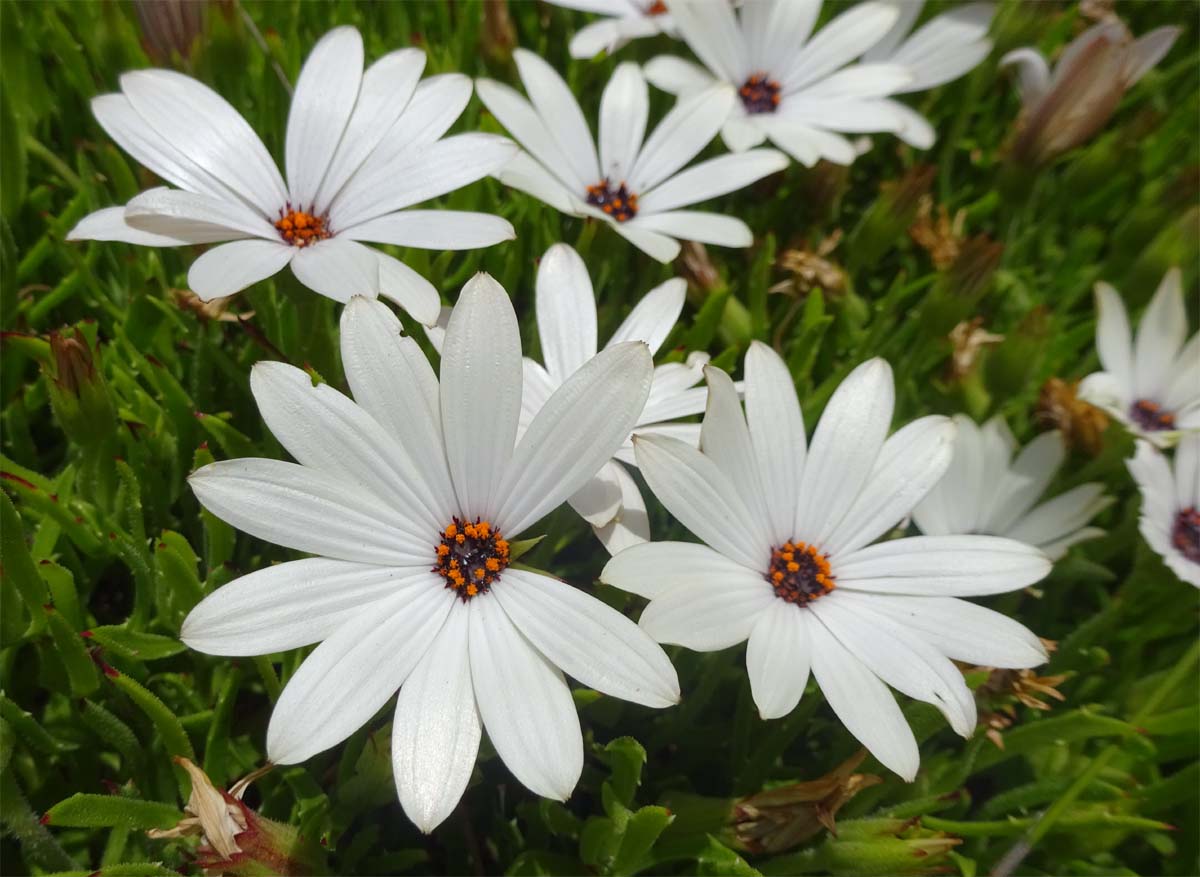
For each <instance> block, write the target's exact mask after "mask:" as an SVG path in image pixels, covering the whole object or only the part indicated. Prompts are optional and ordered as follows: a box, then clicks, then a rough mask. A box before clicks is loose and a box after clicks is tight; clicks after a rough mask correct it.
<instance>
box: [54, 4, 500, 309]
mask: <svg viewBox="0 0 1200 877" xmlns="http://www.w3.org/2000/svg"><path fill="white" fill-rule="evenodd" d="M424 67H425V54H424V52H421V51H420V50H418V49H401V50H399V51H396V52H392V53H390V54H388V55H385V56H384V57H383V58H381V59H380V60H378V61H376V62H375V63H374V64H372V65H371V66H370V67H369V68H368V69H367V70H366V72H364V71H363V45H362V37H361V36H360V35H359V33H358V31H357V30H355V29H354V28H353V27H339V28H336V29H334V30H332V31H330V32H329V33H327V34H326V35H325V36H324V37H322V38H321V40H320V41H319V42H318V43H317V45H316V46H315V47H314V48H313V51H312V54H311V55H309V57H308V60H307V61H306V62H305V64H304V68H303V69H302V70H301V71H300V78H299V80H298V81H297V83H296V93H295V96H294V98H293V99H292V106H291V111H290V112H289V114H288V123H287V142H286V147H285V167H286V170H287V182H286V183H285V181H284V178H283V177H282V176H280V173H279V170H278V168H277V167H276V165H275V162H274V160H273V159H272V158H271V156H270V154H269V153H268V152H267V148H266V146H264V145H263V142H262V141H261V140H260V139H259V138H258V135H256V134H255V133H254V131H253V130H252V129H251V128H250V126H249V125H248V124H247V123H246V120H245V119H243V118H242V117H241V116H240V115H239V114H238V112H237V111H236V110H235V109H234V108H233V107H232V106H230V105H229V103H228V102H227V101H225V99H224V98H222V97H221V96H220V95H218V94H217V93H216V92H215V91H213V90H212V89H210V88H209V87H208V86H206V85H204V84H203V83H201V82H198V81H197V80H195V79H192V78H191V77H188V76H184V75H183V74H181V73H176V72H174V71H172V70H138V71H134V72H132V73H126V74H124V75H122V76H121V91H120V93H119V94H106V95H102V96H100V97H98V98H96V99H95V100H93V101H92V111H93V113H94V114H95V116H96V120H97V121H98V122H99V123H100V125H101V127H103V128H104V130H105V131H106V132H108V134H109V136H111V137H112V138H113V140H115V141H116V142H117V143H118V144H119V145H120V146H121V148H123V149H124V150H125V151H126V152H128V153H129V154H130V155H132V156H133V157H134V158H136V159H137V160H138V161H139V162H141V163H142V164H143V165H145V166H146V167H147V168H149V169H150V170H152V171H153V172H154V173H156V174H158V176H160V177H162V178H163V179H164V180H166V181H167V182H169V183H171V184H173V185H174V186H176V187H177V188H175V189H168V188H158V189H151V190H150V191H148V192H143V193H142V194H140V195H138V196H137V197H136V198H134V199H133V200H132V201H130V202H129V203H128V204H127V205H125V206H124V207H109V208H106V209H104V210H99V211H97V212H95V213H92V214H91V215H89V216H86V217H84V218H83V220H82V221H80V222H79V224H78V225H76V226H75V228H74V229H72V230H71V232H70V234H69V235H68V239H69V240H103V241H124V242H126V243H131V244H141V245H144V246H150V247H176V246H185V245H188V244H208V243H218V242H221V241H230V242H231V243H224V244H222V245H221V246H218V247H214V248H212V249H210V250H209V251H208V252H206V253H204V254H203V255H202V256H200V258H198V259H197V260H196V261H195V262H193V263H192V267H191V269H190V270H189V271H188V284H189V285H190V286H191V287H192V289H193V290H194V291H195V293H196V294H197V295H199V296H200V297H201V298H202V299H204V300H206V301H207V300H209V299H213V298H220V297H222V296H227V295H231V294H233V293H235V292H238V291H239V290H241V289H245V288H246V287H247V286H250V285H251V284H253V283H257V282H258V281H260V280H264V279H266V278H267V277H270V276H271V275H273V274H275V273H276V272H278V271H280V270H281V269H282V268H283V267H284V266H286V265H290V266H291V269H292V273H294V274H295V275H296V278H297V279H298V280H299V281H300V282H301V283H303V284H304V285H305V286H307V287H309V288H310V289H312V290H314V291H315V292H318V293H320V294H321V295H324V296H328V297H329V298H332V299H334V300H336V301H341V302H344V301H346V300H347V299H348V298H349V297H350V296H351V295H354V294H361V295H370V296H374V295H375V294H376V293H377V292H379V293H382V294H383V295H385V296H387V297H388V298H391V299H393V300H394V301H396V302H397V303H398V304H400V305H401V306H402V307H403V308H405V310H407V311H408V312H409V313H411V314H412V315H413V316H414V317H415V318H417V319H418V320H420V321H421V322H423V323H432V322H433V321H434V320H436V319H437V312H438V307H439V303H440V300H439V296H438V293H437V290H435V289H434V288H433V285H432V284H431V283H430V282H429V281H428V280H426V279H425V278H424V277H422V276H420V275H419V274H417V273H416V272H415V271H413V270H412V269H411V268H409V267H408V266H406V265H405V264H404V263H402V262H400V261H399V260H398V259H394V258H392V257H391V256H388V255H386V254H385V253H381V252H379V251H378V250H374V249H371V248H370V247H366V246H364V245H363V244H362V243H360V241H371V242H374V243H382V244H396V245H398V246H407V247H425V248H429V249H436V250H457V249H473V248H476V247H486V246H491V245H492V244H495V243H498V242H500V241H503V240H511V239H512V238H513V237H514V236H515V235H514V233H513V229H512V226H511V225H509V223H508V222H507V221H506V220H504V219H501V218H500V217H498V216H490V215H488V214H484V213H465V212H460V211H450V210H405V209H404V208H407V207H410V206H412V205H414V204H418V203H420V202H422V201H428V200H429V199H430V198H436V197H438V196H440V195H444V194H446V193H447V192H452V191H454V190H455V189H458V188H461V187H462V186H465V185H467V184H468V183H472V182H474V181H476V180H478V179H481V178H482V177H485V176H487V175H488V174H490V173H492V172H493V171H495V170H497V169H498V168H500V167H501V166H503V164H504V163H505V162H506V161H508V160H509V159H510V158H511V157H512V156H513V154H514V153H515V151H516V145H515V144H513V143H511V142H509V141H508V140H506V139H505V138H503V137H497V136H495V135H490V134H479V133H475V134H460V135H457V136H454V137H447V138H445V139H439V138H441V137H442V135H443V134H445V133H446V131H447V130H448V129H449V127H450V126H451V125H452V124H453V123H454V121H455V119H457V118H458V116H459V115H460V114H461V113H462V111H463V108H464V107H465V106H466V104H467V101H468V100H469V99H470V96H471V81H470V80H469V79H468V78H467V77H465V76H461V75H455V74H451V75H447V76H435V77H431V78H429V79H427V80H425V81H424V82H421V83H420V84H419V85H418V81H419V80H420V77H421V71H422V70H423V69H424Z"/></svg>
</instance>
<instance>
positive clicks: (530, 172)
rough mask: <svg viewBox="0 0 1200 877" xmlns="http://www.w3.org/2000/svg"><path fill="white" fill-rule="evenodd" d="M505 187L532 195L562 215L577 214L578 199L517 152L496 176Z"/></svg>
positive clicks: (544, 169) (525, 156)
mask: <svg viewBox="0 0 1200 877" xmlns="http://www.w3.org/2000/svg"><path fill="white" fill-rule="evenodd" d="M496 179H498V180H499V181H500V182H502V183H504V185H506V186H511V187H512V188H514V189H516V190H518V191H520V192H524V193H526V194H527V195H532V196H533V197H534V198H537V199H538V200H539V201H542V202H543V203H545V204H549V205H550V206H551V207H553V208H554V209H555V210H558V211H560V212H562V213H570V214H575V213H577V210H576V208H577V206H578V203H577V202H578V199H577V198H576V197H575V195H573V194H572V193H571V192H569V191H568V190H567V188H566V187H565V186H564V185H563V184H562V182H561V181H560V180H559V179H558V178H557V177H555V176H554V175H553V174H551V173H550V172H549V171H548V170H546V168H544V167H543V166H542V165H540V164H538V162H537V161H536V160H535V159H534V158H533V157H532V156H530V155H528V154H526V153H524V152H519V153H517V155H516V156H515V157H514V158H513V159H512V160H511V161H509V163H508V164H506V165H505V166H504V169H503V170H501V171H500V173H499V174H497V175H496Z"/></svg>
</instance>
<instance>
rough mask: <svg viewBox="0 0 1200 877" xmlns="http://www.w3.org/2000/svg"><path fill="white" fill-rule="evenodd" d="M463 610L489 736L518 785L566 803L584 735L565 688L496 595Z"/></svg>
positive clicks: (580, 768)
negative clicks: (510, 617) (468, 619)
mask: <svg viewBox="0 0 1200 877" xmlns="http://www.w3.org/2000/svg"><path fill="white" fill-rule="evenodd" d="M503 586H504V583H503V582H501V583H500V584H499V585H498V586H497V587H503ZM468 608H469V609H470V647H469V648H470V655H471V681H472V684H473V685H474V688H475V701H476V703H477V704H478V705H479V714H480V716H481V717H482V718H483V726H484V727H485V728H487V732H488V739H489V740H491V741H492V745H493V746H494V747H496V753H497V754H498V755H499V756H500V758H501V760H503V762H504V764H505V766H506V767H508V769H509V770H510V771H512V773H513V776H515V777H516V778H517V779H518V780H520V782H521V784H522V785H524V786H525V787H526V788H527V789H529V790H530V791H532V792H533V793H535V794H538V795H541V796H542V797H544V798H553V799H554V800H556V801H565V800H566V799H567V798H569V797H570V796H571V792H572V791H573V790H574V788H575V784H576V783H577V782H579V774H580V773H581V772H582V771H583V735H582V732H581V731H580V729H579V716H578V714H577V713H576V712H575V703H574V701H573V700H572V698H571V690H570V689H569V688H568V687H567V683H566V682H565V681H564V680H563V677H562V673H560V672H559V671H558V670H557V669H556V668H555V667H554V666H553V665H551V664H550V662H549V661H547V660H546V659H545V658H544V657H542V655H541V654H540V653H538V652H537V651H536V650H535V649H534V648H533V646H531V645H530V644H529V642H528V641H527V640H526V639H525V638H524V637H523V636H521V634H520V632H519V631H518V630H517V628H516V627H515V626H514V625H513V623H512V621H510V620H509V618H508V615H507V614H506V613H505V611H504V609H503V608H502V607H501V605H500V603H499V601H497V600H494V599H491V598H490V596H489V597H486V598H484V599H481V600H472V601H471V602H470V604H469V605H468Z"/></svg>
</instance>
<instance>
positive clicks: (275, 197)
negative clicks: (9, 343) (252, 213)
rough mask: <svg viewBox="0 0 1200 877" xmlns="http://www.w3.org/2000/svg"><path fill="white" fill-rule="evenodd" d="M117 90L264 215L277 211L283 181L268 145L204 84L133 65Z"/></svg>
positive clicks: (152, 124)
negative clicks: (136, 68)
mask: <svg viewBox="0 0 1200 877" xmlns="http://www.w3.org/2000/svg"><path fill="white" fill-rule="evenodd" d="M121 90H122V91H123V92H124V93H125V95H126V97H128V98H129V101H130V103H132V104H133V107H134V109H135V110H137V112H138V115H140V116H141V117H142V118H143V119H145V120H146V122H147V124H148V125H149V126H150V127H152V128H153V129H154V131H155V133H156V134H158V135H159V136H160V137H161V138H162V139H164V140H166V141H168V142H171V143H186V144H187V145H188V146H187V156H188V158H190V159H191V160H192V161H194V162H195V163H196V164H197V165H199V166H200V167H202V168H204V170H205V171H207V172H208V173H209V174H211V175H212V176H213V177H215V178H217V179H219V180H220V181H221V182H222V183H224V184H225V185H226V186H228V187H229V188H230V189H232V190H233V191H234V192H237V193H239V194H240V195H242V196H243V197H245V198H247V199H248V200H249V201H250V203H252V204H253V205H254V206H256V207H257V208H258V209H259V210H261V211H262V213H263V216H274V215H276V212H277V211H278V210H279V208H281V207H283V206H284V204H285V203H286V202H287V198H288V193H287V187H286V186H284V184H283V178H282V177H280V176H279V169H278V168H277V167H276V166H275V162H274V161H272V160H271V156H270V153H268V152H267V148H266V147H265V146H263V143H262V141H261V140H259V139H258V135H257V134H255V133H254V131H253V130H252V129H251V128H250V126H249V125H248V124H246V120H245V119H243V118H242V117H241V116H240V115H239V114H238V112H237V110H235V109H234V108H233V107H231V106H230V105H229V103H228V102H227V101H226V100H225V99H224V98H223V97H221V96H220V95H219V94H217V93H216V92H215V91H213V90H212V89H211V88H209V87H208V86H207V85H204V84H203V83H201V82H198V81H196V80H195V79H192V78H191V77H190V76H184V75H183V74H182V73H176V72H174V71H173V70H135V71H134V72H132V73H125V74H123V75H122V76H121Z"/></svg>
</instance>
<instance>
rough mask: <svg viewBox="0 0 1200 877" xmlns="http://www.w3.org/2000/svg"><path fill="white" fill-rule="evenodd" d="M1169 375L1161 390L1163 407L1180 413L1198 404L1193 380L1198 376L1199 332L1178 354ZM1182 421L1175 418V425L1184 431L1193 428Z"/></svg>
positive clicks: (1199, 391)
mask: <svg viewBox="0 0 1200 877" xmlns="http://www.w3.org/2000/svg"><path fill="white" fill-rule="evenodd" d="M1171 373H1172V374H1171V376H1170V377H1169V378H1168V379H1167V383H1166V388H1165V389H1164V390H1163V394H1162V400H1163V405H1164V406H1165V407H1166V408H1167V409H1168V410H1170V411H1180V412H1182V411H1183V410H1184V409H1186V408H1190V407H1194V406H1196V405H1197V404H1200V384H1198V383H1197V382H1196V381H1195V380H1194V378H1195V376H1196V375H1197V374H1200V332H1197V333H1196V334H1195V335H1193V336H1192V340H1191V341H1189V342H1188V343H1187V344H1186V345H1184V348H1183V350H1181V351H1180V352H1179V356H1178V357H1176V359H1175V365H1173V366H1172V367H1171ZM1183 419H1184V418H1182V417H1177V418H1176V424H1177V425H1178V426H1180V427H1182V428H1184V429H1192V428H1194V427H1193V426H1192V425H1190V424H1187V423H1184V422H1183Z"/></svg>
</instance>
